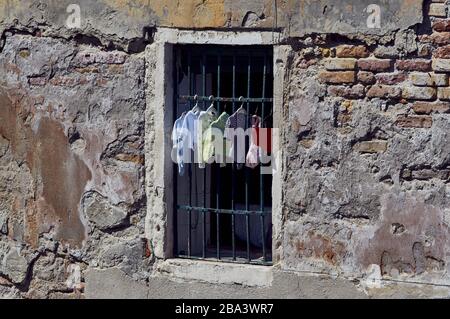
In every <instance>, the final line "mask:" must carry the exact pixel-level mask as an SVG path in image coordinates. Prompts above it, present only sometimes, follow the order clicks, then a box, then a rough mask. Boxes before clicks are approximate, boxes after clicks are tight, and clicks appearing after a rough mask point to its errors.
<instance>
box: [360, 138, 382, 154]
mask: <svg viewBox="0 0 450 319" xmlns="http://www.w3.org/2000/svg"><path fill="white" fill-rule="evenodd" d="M387 146H388V142H387V141H383V140H372V141H364V142H359V143H357V144H355V146H354V147H353V149H354V150H356V151H357V152H360V153H372V154H373V153H384V152H386V150H387Z"/></svg>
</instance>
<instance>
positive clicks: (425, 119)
mask: <svg viewBox="0 0 450 319" xmlns="http://www.w3.org/2000/svg"><path fill="white" fill-rule="evenodd" d="M395 124H396V125H397V126H400V127H404V128H430V127H431V126H432V125H433V118H432V117H431V116H426V115H414V116H406V115H399V116H398V117H397V120H396V121H395Z"/></svg>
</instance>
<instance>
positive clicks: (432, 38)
mask: <svg viewBox="0 0 450 319" xmlns="http://www.w3.org/2000/svg"><path fill="white" fill-rule="evenodd" d="M420 41H422V42H425V43H434V44H436V45H447V44H450V32H435V33H433V34H432V35H423V36H421V37H420Z"/></svg>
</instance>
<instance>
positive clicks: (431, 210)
mask: <svg viewBox="0 0 450 319" xmlns="http://www.w3.org/2000/svg"><path fill="white" fill-rule="evenodd" d="M449 31H450V23H449V20H448V19H447V20H445V19H438V18H435V17H433V16H432V17H431V26H430V27H428V26H426V25H423V26H422V27H421V28H419V29H416V30H414V29H412V30H410V31H408V32H398V33H396V34H392V35H389V36H385V37H381V38H369V37H366V38H365V40H363V41H352V40H350V39H342V38H335V37H327V36H312V37H309V38H307V39H306V40H305V41H303V40H302V41H299V42H297V43H296V46H297V49H294V51H293V54H292V56H291V61H290V67H288V69H289V70H291V72H290V74H289V76H288V78H287V79H286V81H288V82H289V89H288V90H287V91H286V92H285V95H286V100H287V103H286V109H285V110H286V111H285V114H284V119H285V121H286V123H289V127H288V128H287V130H286V132H285V142H286V144H285V148H286V150H287V153H288V155H287V156H288V164H287V165H288V166H287V169H286V176H285V183H286V184H285V187H284V194H285V196H284V198H285V211H284V217H285V220H286V221H285V223H284V235H283V238H282V239H280V241H281V242H280V243H279V246H280V247H281V248H280V255H279V258H280V261H281V263H282V265H283V268H284V269H289V270H297V271H298V270H303V271H319V272H326V273H336V274H346V275H347V276H356V277H358V276H366V275H367V274H368V273H371V272H373V274H377V273H378V274H379V276H380V277H381V276H384V277H385V278H391V279H394V280H405V281H408V280H409V281H415V282H427V283H436V284H446V285H448V284H449V283H450V277H449V275H448V274H449V271H450V268H449V267H450V264H449V262H450V259H449V258H450V254H449V252H450V246H449V236H450V232H449V224H448V221H449V217H450V215H449V213H450V211H449V209H448V207H449V194H450V188H449V181H450V179H449V178H450V175H449V167H450V157H449V154H450V153H449V151H450V149H449V147H448V146H447V145H448V138H449V132H450V131H449V130H450V117H449V114H448V113H449V112H450V102H449V101H450V95H449V93H450V88H449V79H448V76H449V73H450V55H449V53H450V46H449V45H450V33H449Z"/></svg>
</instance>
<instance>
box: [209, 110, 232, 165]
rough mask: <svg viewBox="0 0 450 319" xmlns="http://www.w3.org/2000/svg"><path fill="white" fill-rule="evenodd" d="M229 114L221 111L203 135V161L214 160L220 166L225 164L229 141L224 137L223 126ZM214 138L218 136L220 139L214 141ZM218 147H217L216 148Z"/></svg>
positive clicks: (210, 161)
mask: <svg viewBox="0 0 450 319" xmlns="http://www.w3.org/2000/svg"><path fill="white" fill-rule="evenodd" d="M229 117H230V116H229V115H228V114H227V113H226V112H223V113H222V114H221V115H220V116H219V118H218V119H217V120H215V121H214V122H212V123H211V125H210V126H209V127H208V129H207V131H206V132H205V135H204V140H203V161H204V162H206V163H212V162H214V160H216V163H221V164H222V166H225V165H226V160H225V156H226V154H228V152H227V151H228V149H229V146H230V145H229V144H230V143H229V142H228V140H227V139H226V138H224V132H225V126H226V123H227V120H228V118H229ZM216 138H220V139H221V140H220V141H216ZM216 147H217V148H219V147H220V148H219V149H216Z"/></svg>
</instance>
